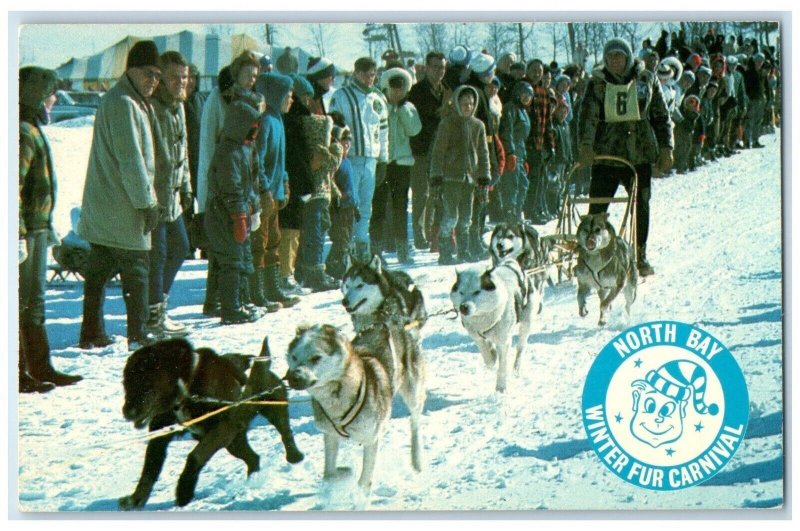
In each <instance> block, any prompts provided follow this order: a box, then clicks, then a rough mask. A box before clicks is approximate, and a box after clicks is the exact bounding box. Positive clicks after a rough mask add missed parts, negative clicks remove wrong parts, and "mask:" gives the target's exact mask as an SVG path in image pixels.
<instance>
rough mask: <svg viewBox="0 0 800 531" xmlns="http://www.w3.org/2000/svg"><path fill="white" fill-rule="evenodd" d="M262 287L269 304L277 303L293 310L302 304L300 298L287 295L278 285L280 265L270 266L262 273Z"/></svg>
mask: <svg viewBox="0 0 800 531" xmlns="http://www.w3.org/2000/svg"><path fill="white" fill-rule="evenodd" d="M261 285H262V286H263V288H264V289H263V294H264V300H265V301H267V302H276V303H278V304H280V305H281V306H282V307H284V308H291V307H292V306H294V305H295V304H297V303H298V302H300V297H296V296H289V295H287V294H286V293H284V292H283V290H282V289H281V287H280V285H279V284H278V264H270V265H268V266H266V267H265V268H264V269H263V270H262V271H261Z"/></svg>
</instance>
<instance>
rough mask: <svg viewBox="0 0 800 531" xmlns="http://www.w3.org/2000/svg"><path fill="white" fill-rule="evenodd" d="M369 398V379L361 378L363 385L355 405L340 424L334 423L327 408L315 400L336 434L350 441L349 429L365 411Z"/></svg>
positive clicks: (360, 386)
mask: <svg viewBox="0 0 800 531" xmlns="http://www.w3.org/2000/svg"><path fill="white" fill-rule="evenodd" d="M366 398H367V379H366V378H361V385H359V386H358V394H357V395H356V400H355V402H353V405H352V406H350V408H349V409H348V410H347V412H346V413H345V414H344V415H343V416H342V418H341V419H340V420H339V422H334V421H333V419H332V418H331V417H330V415H328V412H327V411H325V408H324V407H322V404H320V403H319V402H317V401H316V400H314V402H315V403H316V404H317V405H318V406H319V410H320V411H322V414H323V415H325V418H326V419H328V422H330V423H331V426H333V429H334V430H336V433H338V434H339V435H341V436H342V437H344V438H346V439H349V438H350V434H349V433H347V431H346V430H347V427H348V426H349V425H350V424H352V422H353V421H354V420H355V419H356V417H357V416H358V414H359V413H361V410H362V409H364V403H365V402H366Z"/></svg>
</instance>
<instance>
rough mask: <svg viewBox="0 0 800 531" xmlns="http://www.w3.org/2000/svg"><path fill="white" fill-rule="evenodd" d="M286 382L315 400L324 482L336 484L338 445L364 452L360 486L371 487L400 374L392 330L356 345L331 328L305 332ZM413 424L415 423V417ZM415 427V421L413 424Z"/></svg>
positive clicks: (292, 347)
mask: <svg viewBox="0 0 800 531" xmlns="http://www.w3.org/2000/svg"><path fill="white" fill-rule="evenodd" d="M287 357H288V360H287V361H288V365H289V371H288V372H287V373H286V377H285V378H284V379H285V380H287V381H288V383H289V386H290V387H292V388H293V389H298V390H306V391H308V394H310V395H311V398H312V406H313V410H314V423H315V424H316V426H317V428H318V429H319V430H320V431H322V432H323V434H324V438H325V472H324V476H323V477H324V479H334V478H335V477H336V476H337V475H338V474H339V473H340V472H342V471H341V470H339V469H337V468H336V454H337V452H338V449H339V439H341V438H345V439H346V438H352V439H353V440H355V441H357V442H359V443H361V444H362V445H363V446H364V461H363V465H362V468H361V476H360V478H359V480H358V485H359V487H360V488H361V490H362V492H363V493H364V495H368V494H369V491H370V489H371V487H372V474H373V472H374V470H375V460H376V457H377V454H378V443H379V441H380V438H381V434H382V433H383V429H384V427H385V423H386V421H387V420H388V419H389V416H390V415H391V412H392V397H393V395H394V390H393V386H392V380H393V378H394V375H395V372H396V371H397V365H396V363H397V362H396V360H395V358H394V353H393V352H392V346H391V341H390V338H389V329H388V328H387V327H386V326H377V327H373V328H371V329H370V330H368V331H366V332H365V333H362V334H359V335H358V336H356V338H355V340H354V341H353V342H352V343H351V342H350V341H349V340H348V339H347V338H346V337H345V336H344V335H343V334H342V333H341V332H339V330H338V329H336V328H335V327H333V326H331V325H325V324H323V325H314V326H310V327H304V326H301V327H299V328H298V329H297V335H296V336H295V338H294V339H293V340H292V342H291V343H290V344H289V352H288V354H287ZM412 418H413V417H412ZM412 423H413V421H412ZM414 442H415V439H414V438H413V437H412V447H411V452H412V460H415V468H417V469H419V467H418V464H419V463H418V461H419V446H418V439H417V440H416V442H417V445H415V444H414Z"/></svg>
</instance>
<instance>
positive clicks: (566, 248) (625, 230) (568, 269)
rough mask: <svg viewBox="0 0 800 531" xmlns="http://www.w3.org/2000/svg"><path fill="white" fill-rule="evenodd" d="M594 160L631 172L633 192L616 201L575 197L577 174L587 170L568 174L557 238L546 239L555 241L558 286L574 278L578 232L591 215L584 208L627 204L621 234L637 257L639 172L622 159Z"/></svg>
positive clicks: (551, 258) (577, 167) (553, 254)
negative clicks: (581, 209)
mask: <svg viewBox="0 0 800 531" xmlns="http://www.w3.org/2000/svg"><path fill="white" fill-rule="evenodd" d="M594 160H595V161H611V162H617V163H620V164H622V165H624V166H626V167H627V168H629V169H630V170H631V172H633V176H634V179H633V182H632V184H631V191H630V194H628V195H620V196H616V197H591V198H590V197H575V195H574V193H573V192H570V183H571V182H572V181H573V179H574V177H575V175H576V173H577V171H578V170H580V169H581V168H583V167H585V166H582V165H581V164H580V163H576V164H575V165H574V166H573V167H572V168H571V169H570V170H569V171H568V172H567V175H566V179H565V182H564V192H563V194H564V196H563V198H562V200H561V213H560V216H559V218H558V223H557V224H556V231H555V233H554V234H552V235H549V236H545V237H544V238H543V239H546V240H550V241H551V246H550V255H549V257H548V258H549V261H550V263H551V264H553V265H555V266H556V268H557V270H558V282H562V281H564V280H571V279H572V277H573V275H574V269H575V265H576V263H577V259H578V254H577V238H576V232H577V229H578V225H579V224H580V222H581V216H582V215H583V214H586V213H587V212H584V213H583V214H582V213H581V212H579V211H578V209H579V207H581V206H583V205H592V204H615V203H624V204H625V212H624V213H623V215H622V220H621V221H620V224H619V227H618V229H617V234H618V235H619V237H621V238H622V239H624V240H625V241H626V242H628V244H630V246H631V249H632V250H633V252H634V253H636V194H637V188H638V180H639V179H638V175H637V174H636V168H634V166H633V164H631V163H630V162H629V161H628V160H626V159H623V158H621V157H614V156H610V155H598V156H596V157H595V158H594ZM634 259H636V256H634Z"/></svg>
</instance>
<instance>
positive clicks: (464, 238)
mask: <svg viewBox="0 0 800 531" xmlns="http://www.w3.org/2000/svg"><path fill="white" fill-rule="evenodd" d="M456 253H457V262H456V263H459V264H463V263H464V262H469V261H471V258H472V256H471V255H470V254H469V230H467V231H466V233H461V232H458V233H457V234H456Z"/></svg>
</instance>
